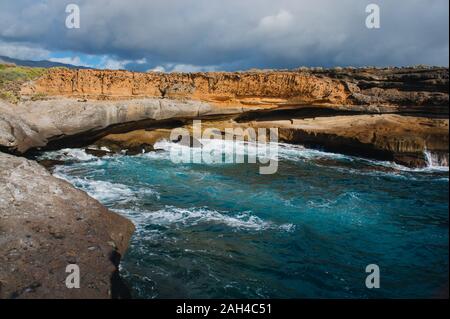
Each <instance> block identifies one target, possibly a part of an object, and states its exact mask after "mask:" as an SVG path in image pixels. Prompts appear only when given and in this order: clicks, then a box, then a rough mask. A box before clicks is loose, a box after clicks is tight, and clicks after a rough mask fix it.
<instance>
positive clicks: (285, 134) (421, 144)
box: [258, 114, 449, 167]
mask: <svg viewBox="0 0 450 319" xmlns="http://www.w3.org/2000/svg"><path fill="white" fill-rule="evenodd" d="M258 125H259V126H264V125H266V126H269V125H270V126H274V125H275V127H279V135H280V136H279V138H280V140H282V141H284V142H288V143H293V144H302V145H305V146H310V147H319V148H322V149H325V150H328V151H332V152H337V153H344V154H350V155H357V156H363V157H368V158H375V159H379V160H386V161H394V162H396V163H399V164H402V165H404V166H409V167H423V166H427V165H428V164H429V163H427V160H428V159H427V158H426V153H425V151H424V150H426V151H427V152H429V153H430V154H436V156H438V157H439V158H440V161H439V162H440V163H439V164H442V165H447V166H448V143H449V140H448V130H449V126H448V125H449V123H448V120H443V119H427V118H417V117H409V116H399V115H392V114H390V115H357V116H337V117H331V118H313V119H301V120H293V121H289V122H286V121H284V122H283V121H280V122H275V123H274V122H270V123H263V122H261V123H258ZM412 132H413V134H412Z"/></svg>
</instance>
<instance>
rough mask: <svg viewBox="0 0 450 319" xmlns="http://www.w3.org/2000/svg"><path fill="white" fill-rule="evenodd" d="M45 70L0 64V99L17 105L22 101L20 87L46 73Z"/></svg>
mask: <svg viewBox="0 0 450 319" xmlns="http://www.w3.org/2000/svg"><path fill="white" fill-rule="evenodd" d="M46 70H47V69H45V68H31V67H23V66H16V65H10V64H0V99H4V100H7V101H9V102H11V103H17V102H18V101H19V99H20V87H21V85H22V84H23V83H25V82H27V81H31V80H34V79H36V78H38V77H40V76H41V75H43V74H44V73H45V72H46Z"/></svg>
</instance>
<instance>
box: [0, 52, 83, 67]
mask: <svg viewBox="0 0 450 319" xmlns="http://www.w3.org/2000/svg"><path fill="white" fill-rule="evenodd" d="M0 63H12V64H15V65H18V66H28V67H39V68H54V67H65V68H69V69H88V68H87V67H84V66H77V65H72V64H65V63H59V62H51V61H47V60H41V61H31V60H19V59H13V58H9V57H6V56H1V55H0Z"/></svg>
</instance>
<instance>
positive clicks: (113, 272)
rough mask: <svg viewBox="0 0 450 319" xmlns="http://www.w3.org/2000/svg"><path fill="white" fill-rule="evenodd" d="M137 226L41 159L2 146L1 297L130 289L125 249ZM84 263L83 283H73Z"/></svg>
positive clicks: (95, 294)
mask: <svg viewBox="0 0 450 319" xmlns="http://www.w3.org/2000/svg"><path fill="white" fill-rule="evenodd" d="M133 230H134V226H133V224H132V223H131V222H130V221H128V220H127V219H125V218H123V217H121V216H120V215H117V214H115V213H113V212H111V211H109V210H108V209H106V208H105V207H103V206H102V205H101V204H100V203H99V202H97V201H96V200H95V199H92V198H90V197H89V196H88V195H87V194H86V193H84V192H83V191H81V190H77V189H75V188H74V187H73V186H72V185H70V184H69V183H67V182H65V181H63V180H60V179H57V178H55V177H53V176H52V175H51V174H50V173H48V172H47V171H46V170H45V169H44V168H43V167H42V166H40V165H39V164H37V163H35V162H32V161H29V160H27V159H25V158H20V157H15V156H11V155H6V154H3V153H0V299H1V298H111V297H120V296H123V295H124V293H125V294H126V291H124V290H122V288H123V287H122V286H121V283H120V281H118V276H117V266H118V262H119V260H120V256H121V255H123V254H124V252H125V250H126V249H127V245H128V241H129V239H130V237H131V234H132V233H133ZM69 264H77V265H78V266H79V268H80V275H81V276H80V277H81V282H80V288H79V289H76V288H73V289H69V288H67V286H66V284H65V280H66V277H67V276H68V275H69V274H68V273H66V267H67V265H69Z"/></svg>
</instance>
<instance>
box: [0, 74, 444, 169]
mask: <svg viewBox="0 0 450 319" xmlns="http://www.w3.org/2000/svg"><path fill="white" fill-rule="evenodd" d="M448 84H449V75H448V68H426V67H416V68H385V69H375V68H361V69H354V68H335V69H319V68H313V69H299V70H295V71H253V72H233V73H227V72H213V73H191V74H189V73H170V74H165V73H155V72H150V73H133V72H128V71H102V70H69V69H51V70H49V71H48V72H45V73H44V74H43V75H42V76H41V77H39V78H37V79H36V80H35V81H29V82H27V83H25V84H24V85H22V86H21V90H20V92H21V102H19V103H18V104H17V105H16V106H15V107H11V106H8V105H6V104H5V103H3V106H1V105H0V108H1V109H2V110H3V111H2V112H1V115H0V131H1V130H3V133H2V134H0V147H2V148H3V149H4V150H6V151H8V152H18V153H23V152H27V151H29V150H33V149H37V148H42V147H47V148H48V147H50V148H55V147H59V146H60V145H73V146H83V145H88V144H90V143H92V142H95V140H98V139H102V138H103V137H105V136H106V135H108V134H113V133H126V132H128V131H132V130H138V129H147V130H150V129H155V128H158V127H166V126H169V127H174V126H177V125H178V126H182V125H184V123H188V121H189V120H192V119H194V118H202V119H213V118H216V119H217V120H218V119H231V120H234V121H236V122H239V123H241V124H242V125H244V124H245V123H247V124H245V125H247V126H251V125H254V124H251V123H252V122H264V121H265V122H271V123H272V124H275V122H273V121H274V120H289V121H290V123H291V125H290V126H289V125H286V124H284V125H283V134H282V136H280V137H281V138H283V139H284V140H285V141H288V142H292V143H300V144H307V145H311V146H314V147H321V148H325V149H329V150H333V151H338V152H339V151H340V152H343V153H349V154H353V155H359V156H366V157H375V158H379V159H383V160H390V161H396V162H398V163H401V164H403V165H407V166H413V167H416V166H424V165H427V163H426V158H425V155H424V153H425V151H429V152H434V153H436V154H437V156H438V157H439V158H443V162H448V145H447V142H448V110H449V95H448ZM362 115H378V117H377V118H376V121H373V119H371V118H370V117H360V118H357V117H356V116H362ZM389 115H399V116H397V117H392V116H389ZM338 117H344V118H340V119H339V118H338ZM69 119H70V120H69ZM333 119H336V123H339V125H338V126H336V125H334V121H333ZM420 119H422V120H420ZM299 120H308V121H307V122H305V125H306V126H305V125H300V126H299V125H294V124H293V123H294V122H295V121H297V123H298V121H299ZM355 120H357V123H358V125H355V123H356V121H355ZM311 121H314V125H310V123H311ZM269 124H270V123H267V125H269ZM396 127H398V128H399V129H396ZM400 128H401V129H400ZM287 131H289V132H290V133H289V134H287ZM112 138H114V137H112ZM121 139H122V140H123V137H122V138H121ZM109 140H111V138H110V139H109ZM142 143H143V144H146V142H144V141H143V142H142ZM97 144H101V142H99V143H97ZM124 146H126V143H125V144H124ZM133 147H138V143H137V141H136V138H135V137H134V141H133Z"/></svg>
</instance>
